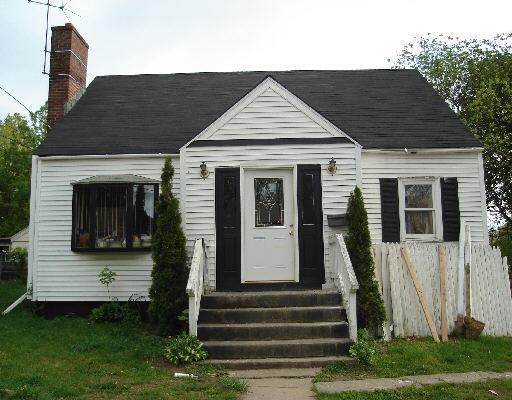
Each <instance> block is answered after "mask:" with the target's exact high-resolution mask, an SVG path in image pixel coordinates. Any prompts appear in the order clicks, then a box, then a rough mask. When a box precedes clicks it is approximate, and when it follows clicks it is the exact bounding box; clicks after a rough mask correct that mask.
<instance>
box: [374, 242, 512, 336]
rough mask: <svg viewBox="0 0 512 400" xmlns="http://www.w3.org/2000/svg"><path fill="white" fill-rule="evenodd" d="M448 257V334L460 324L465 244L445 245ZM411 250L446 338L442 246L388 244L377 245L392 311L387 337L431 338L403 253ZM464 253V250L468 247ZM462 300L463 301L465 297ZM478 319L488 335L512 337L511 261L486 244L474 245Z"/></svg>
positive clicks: (473, 278) (378, 267)
mask: <svg viewBox="0 0 512 400" xmlns="http://www.w3.org/2000/svg"><path fill="white" fill-rule="evenodd" d="M441 245H442V246H444V247H445V252H446V302H447V315H448V332H451V331H452V329H453V328H454V322H455V320H456V319H457V298H458V296H459V295H460V296H462V294H459V293H458V291H459V290H458V287H459V286H458V281H459V278H458V276H460V275H458V272H459V271H460V264H459V261H460V260H459V243H458V242H454V243H442V244H441ZM400 246H405V247H407V250H408V252H409V255H410V259H411V262H412V265H413V268H414V270H415V272H416V274H417V276H418V280H419V282H420V284H421V286H422V289H423V292H424V295H425V299H426V302H427V304H428V306H429V308H430V312H431V313H432V316H433V319H434V322H435V324H436V327H437V331H438V332H440V329H441V327H440V325H441V323H440V320H441V318H440V314H441V311H440V289H439V257H438V248H437V246H438V244H436V243H407V244H406V245H405V244H400V243H383V244H377V245H374V247H373V249H374V256H375V263H376V275H377V279H378V281H379V284H380V288H381V292H382V295H383V298H384V303H385V305H386V314H387V317H388V322H387V324H386V327H385V330H384V334H385V336H386V335H390V333H391V330H392V334H393V335H394V336H395V337H409V336H430V330H429V328H428V325H427V322H426V320H425V316H424V313H423V311H422V308H421V305H420V302H419V300H418V295H417V293H416V290H415V288H414V286H413V283H412V280H411V276H410V275H409V273H408V271H407V268H406V265H405V263H404V261H403V259H402V256H401V253H400ZM462 249H464V246H462ZM459 298H460V297H459ZM471 307H472V316H473V317H474V318H475V319H477V320H479V321H482V322H485V329H484V331H483V334H484V335H489V336H512V297H511V292H510V284H509V277H508V267H507V262H506V258H502V256H501V253H500V251H499V250H498V249H496V248H493V247H491V246H489V245H487V244H483V243H472V244H471Z"/></svg>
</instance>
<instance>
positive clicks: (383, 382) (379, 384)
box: [315, 372, 512, 393]
mask: <svg viewBox="0 0 512 400" xmlns="http://www.w3.org/2000/svg"><path fill="white" fill-rule="evenodd" d="M489 379H512V372H462V373H449V374H435V375H416V376H403V377H400V378H377V379H361V380H353V381H334V382H319V383H316V384H315V388H316V390H317V391H318V392H321V393H339V392H348V391H374V390H392V389H400V388H402V387H406V386H416V387H421V386H423V385H435V384H436V383H472V382H480V381H486V380H489Z"/></svg>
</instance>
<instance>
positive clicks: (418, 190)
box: [405, 185, 433, 208]
mask: <svg viewBox="0 0 512 400" xmlns="http://www.w3.org/2000/svg"><path fill="white" fill-rule="evenodd" d="M432 205H433V201H432V185H405V208H432Z"/></svg>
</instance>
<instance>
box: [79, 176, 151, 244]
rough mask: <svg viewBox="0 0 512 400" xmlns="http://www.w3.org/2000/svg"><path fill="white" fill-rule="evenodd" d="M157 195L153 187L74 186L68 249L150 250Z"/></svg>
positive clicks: (128, 185) (122, 185)
mask: <svg viewBox="0 0 512 400" xmlns="http://www.w3.org/2000/svg"><path fill="white" fill-rule="evenodd" d="M157 196H158V185H157V184H136V183H130V184H125V183H123V184H118V183H112V184H106V183H102V184H77V185H75V186H74V187H73V237H72V249H73V250H75V251H81V250H82V251H92V250H97V251H123V250H143V249H150V248H151V242H152V236H153V233H154V229H155V201H156V197H157Z"/></svg>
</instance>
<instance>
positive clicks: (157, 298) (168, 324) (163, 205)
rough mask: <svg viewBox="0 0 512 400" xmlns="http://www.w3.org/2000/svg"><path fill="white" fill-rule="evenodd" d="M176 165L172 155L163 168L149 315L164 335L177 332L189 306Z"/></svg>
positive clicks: (185, 254) (184, 242)
mask: <svg viewBox="0 0 512 400" xmlns="http://www.w3.org/2000/svg"><path fill="white" fill-rule="evenodd" d="M173 176H174V168H173V166H172V161H171V158H170V157H168V158H166V160H165V164H164V168H163V170H162V184H161V186H162V187H161V193H160V196H159V198H158V201H157V204H156V211H157V215H158V220H157V224H156V232H155V234H154V236H153V246H152V247H153V271H152V273H151V277H152V278H153V280H152V283H151V288H150V290H149V297H150V298H151V303H150V305H149V316H150V318H151V320H152V321H153V322H154V323H155V324H157V326H158V331H159V333H160V334H162V335H171V334H174V333H176V332H177V331H178V330H179V328H180V325H181V322H180V321H179V320H178V317H179V315H180V314H181V312H182V311H183V310H184V309H185V308H186V306H187V296H186V292H185V290H186V286H187V279H188V271H187V251H186V247H185V245H186V239H185V235H184V233H183V230H182V228H181V214H180V209H179V201H178V199H177V198H176V197H175V196H174V195H173V194H172V191H171V189H172V178H173Z"/></svg>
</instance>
